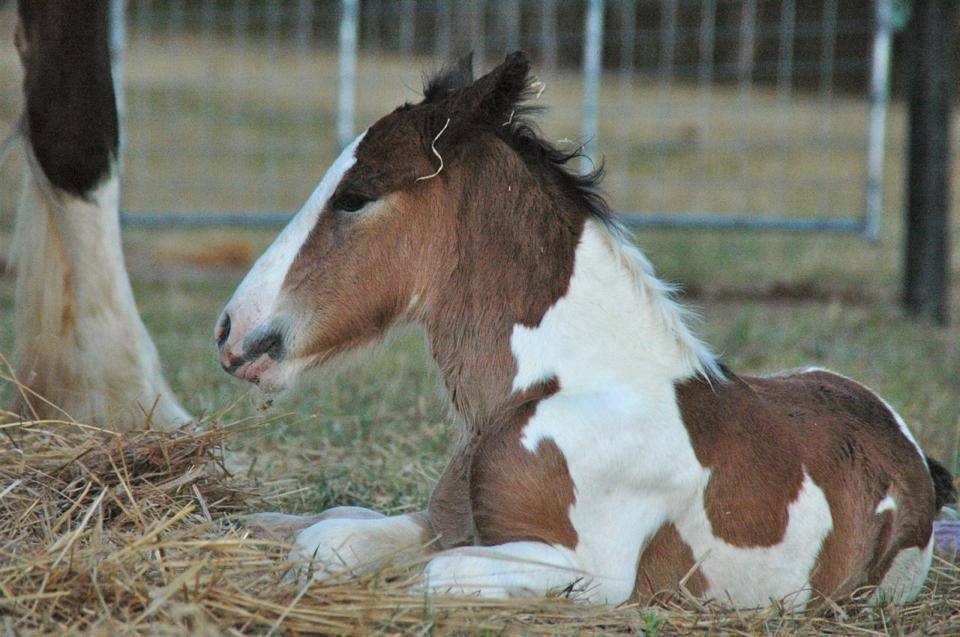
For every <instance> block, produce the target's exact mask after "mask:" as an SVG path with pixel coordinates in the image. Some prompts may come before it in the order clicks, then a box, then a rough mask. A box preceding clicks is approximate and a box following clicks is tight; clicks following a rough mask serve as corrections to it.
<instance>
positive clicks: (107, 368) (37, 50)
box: [10, 0, 190, 428]
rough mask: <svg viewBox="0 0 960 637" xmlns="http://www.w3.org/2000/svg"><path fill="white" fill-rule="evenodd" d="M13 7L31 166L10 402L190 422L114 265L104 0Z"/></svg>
mask: <svg viewBox="0 0 960 637" xmlns="http://www.w3.org/2000/svg"><path fill="white" fill-rule="evenodd" d="M18 8H19V11H20V13H19V16H18V19H19V21H18V25H17V30H16V44H17V50H18V51H19V53H20V57H21V62H22V64H23V67H24V78H25V79H24V86H23V90H24V97H25V109H24V116H23V118H22V128H21V134H22V137H23V138H24V141H25V145H26V153H27V157H28V160H29V169H28V171H27V174H26V181H25V186H24V191H23V196H22V198H21V202H20V207H19V210H18V215H17V221H16V228H15V240H14V242H13V245H14V246H15V249H14V251H13V254H12V255H11V259H10V263H11V264H12V266H13V269H14V270H15V271H16V273H17V289H16V297H15V323H16V329H15V334H16V342H15V349H16V351H17V355H18V359H19V364H18V370H17V371H18V376H19V380H20V381H21V382H22V383H23V384H24V385H25V386H26V388H29V389H23V390H22V391H20V392H19V395H18V396H17V403H16V404H15V405H14V411H15V412H16V413H19V414H20V415H21V416H23V417H25V418H33V417H39V418H62V417H63V415H64V413H66V414H68V415H69V416H72V417H74V418H77V419H81V420H86V421H88V422H94V423H101V424H105V425H107V426H111V427H115V428H130V427H135V426H137V424H141V423H143V422H144V414H150V419H149V423H150V425H151V426H154V427H161V428H164V427H169V426H173V425H175V424H179V423H182V422H185V421H188V420H190V416H189V415H188V414H187V413H186V412H185V411H184V410H183V409H182V408H181V407H180V405H179V403H178V402H177V400H176V398H175V397H174V396H173V394H172V392H171V391H170V388H169V387H168V386H167V383H166V381H165V380H164V377H163V373H162V371H161V369H160V362H159V358H158V356H157V351H156V348H155V347H154V345H153V342H152V340H151V339H150V335H149V334H148V333H147V330H146V328H145V327H144V325H143V322H142V321H141V319H140V315H139V313H138V312H137V307H136V303H135V301H134V298H133V293H132V291H131V288H130V281H129V279H128V278H127V273H126V269H125V268H124V261H123V251H122V249H121V243H120V223H119V177H118V174H117V153H118V139H119V126H118V121H117V112H116V106H115V98H114V93H113V81H112V78H111V72H110V54H109V47H108V45H107V36H108V25H107V15H108V3H107V2H105V1H101V2H98V3H95V4H93V5H90V6H88V5H87V4H83V5H79V4H77V3H74V2H69V1H67V0H50V1H48V2H43V3H27V2H22V3H19V4H18ZM64 69H68V70H69V72H65V71H64ZM38 395H39V396H43V399H40V398H38V397H37V396H38ZM48 400H49V402H47V401H48Z"/></svg>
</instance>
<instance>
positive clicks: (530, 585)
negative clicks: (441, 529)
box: [420, 542, 585, 598]
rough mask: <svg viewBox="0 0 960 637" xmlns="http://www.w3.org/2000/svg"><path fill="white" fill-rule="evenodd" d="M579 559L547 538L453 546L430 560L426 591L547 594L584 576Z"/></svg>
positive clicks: (505, 594)
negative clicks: (492, 544)
mask: <svg viewBox="0 0 960 637" xmlns="http://www.w3.org/2000/svg"><path fill="white" fill-rule="evenodd" d="M575 563H576V558H575V556H574V555H573V553H572V552H571V551H569V550H567V549H564V548H561V547H554V546H550V545H549V544H544V543H542V542H510V543H508V544H501V545H499V546H491V547H486V546H470V547H462V548H456V549H450V550H448V551H444V552H443V553H440V554H438V555H437V556H435V557H434V558H433V559H431V560H430V562H429V563H428V564H427V568H426V570H425V571H424V580H423V583H422V585H421V586H420V589H421V590H423V589H425V590H427V591H428V592H430V593H432V594H436V595H464V596H480V597H490V598H505V597H536V596H543V595H546V594H548V593H550V592H552V591H559V590H562V589H564V588H567V587H568V586H570V585H571V584H575V583H576V582H578V580H580V579H581V578H583V577H584V575H585V574H584V573H583V572H582V571H580V570H579V569H578V568H576V566H575Z"/></svg>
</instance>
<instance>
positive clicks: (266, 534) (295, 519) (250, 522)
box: [240, 511, 320, 542]
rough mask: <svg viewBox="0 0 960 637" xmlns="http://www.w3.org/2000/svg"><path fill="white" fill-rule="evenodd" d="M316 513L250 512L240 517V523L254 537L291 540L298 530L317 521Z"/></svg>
mask: <svg viewBox="0 0 960 637" xmlns="http://www.w3.org/2000/svg"><path fill="white" fill-rule="evenodd" d="M319 517H320V516H317V515H287V514H286V513H275V512H272V511H271V512H268V513H252V514H250V515H245V516H243V517H242V518H240V525H241V526H242V527H243V528H245V529H247V530H248V531H250V534H251V535H252V536H254V537H256V538H263V539H269V540H279V541H284V542H292V541H293V540H294V539H296V537H297V534H298V533H300V531H302V530H304V529H306V528H307V527H310V526H312V525H314V524H316V523H317V521H318V518H319Z"/></svg>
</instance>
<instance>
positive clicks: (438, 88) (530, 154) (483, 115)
mask: <svg viewBox="0 0 960 637" xmlns="http://www.w3.org/2000/svg"><path fill="white" fill-rule="evenodd" d="M471 59H472V55H470V56H465V57H463V58H461V59H460V61H459V62H458V64H457V65H456V66H453V67H445V68H444V69H442V70H441V71H439V72H438V73H437V74H435V75H434V76H433V77H431V78H428V79H427V81H426V82H425V83H424V89H423V96H424V104H436V105H437V106H442V104H443V102H444V101H446V100H447V98H451V96H453V95H455V94H456V93H458V92H464V91H471V90H474V89H476V88H477V84H479V83H480V82H482V81H483V79H484V78H481V79H480V80H478V81H477V82H476V83H475V82H474V80H473V72H472V69H471ZM511 64H512V66H511ZM528 66H529V65H528V62H527V59H526V55H525V54H523V53H514V54H512V55H510V56H507V61H506V62H504V64H503V65H501V67H499V68H503V67H507V68H506V69H505V70H504V74H507V73H510V72H511V71H514V72H515V73H516V76H515V77H513V78H511V77H509V76H507V78H506V80H505V82H504V83H507V87H506V89H504V90H498V91H496V93H497V94H496V95H494V96H493V97H492V98H487V101H489V102H492V103H493V106H492V107H486V108H480V109H478V111H477V112H478V113H479V115H478V116H476V117H473V118H471V125H472V126H473V127H474V128H476V127H482V128H483V129H484V130H485V131H487V132H490V133H493V134H494V135H496V136H497V137H499V138H500V139H502V140H503V141H504V142H505V143H506V144H507V145H508V146H509V147H510V148H512V149H513V150H514V151H515V152H516V153H517V155H518V156H519V157H520V158H521V159H522V160H523V162H524V163H525V164H526V165H527V166H528V167H530V168H531V169H532V170H534V171H536V172H538V173H541V174H546V175H549V176H550V177H552V178H553V179H554V180H556V183H557V184H559V186H560V188H561V189H562V191H563V192H564V194H566V195H567V196H568V197H570V199H571V200H573V201H575V202H577V203H579V204H581V206H582V207H583V209H584V211H586V213H587V214H588V215H589V216H590V217H592V218H594V219H597V220H599V221H601V222H603V223H604V224H605V225H612V224H613V223H614V218H613V213H612V212H611V211H610V207H609V206H608V205H607V202H606V200H605V199H604V197H603V194H602V191H601V189H600V184H601V182H602V180H603V176H604V167H603V162H602V161H600V162H599V164H596V165H595V166H594V168H593V169H592V170H590V171H588V172H585V173H581V172H579V171H578V170H577V169H576V168H574V167H571V166H570V165H569V164H570V162H571V161H573V160H575V159H577V158H579V157H583V158H584V161H591V160H590V158H589V157H587V156H586V155H585V154H584V153H583V145H582V144H581V145H578V146H577V147H576V148H574V149H573V150H569V151H568V150H563V149H560V148H558V147H557V146H555V145H554V144H553V143H551V142H550V141H549V140H548V139H547V138H546V137H545V136H544V135H543V134H542V133H541V132H540V129H539V127H538V126H537V123H536V116H537V115H538V114H539V113H540V112H542V111H544V110H546V108H545V107H544V106H540V105H533V104H530V103H529V102H530V100H531V99H533V98H535V97H537V95H538V93H539V92H540V90H541V87H542V85H541V84H540V82H539V81H538V80H537V79H536V78H535V77H534V76H532V75H530V74H529V71H528ZM509 82H512V83H513V85H514V86H513V89H514V90H512V91H511V90H510V88H511V86H510V84H509ZM478 90H479V89H478ZM441 121H442V120H441Z"/></svg>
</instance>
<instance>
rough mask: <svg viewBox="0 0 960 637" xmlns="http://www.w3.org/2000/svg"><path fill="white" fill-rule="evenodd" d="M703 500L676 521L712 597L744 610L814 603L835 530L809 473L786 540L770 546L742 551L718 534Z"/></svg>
mask: <svg viewBox="0 0 960 637" xmlns="http://www.w3.org/2000/svg"><path fill="white" fill-rule="evenodd" d="M702 502H703V500H702V498H701V499H700V500H699V502H697V503H696V505H695V506H691V507H690V508H689V509H688V511H687V515H686V516H684V518H682V519H680V520H678V521H677V522H675V524H676V525H677V530H678V531H679V532H680V537H681V538H683V541H684V542H686V543H687V544H689V545H690V548H691V549H692V550H693V558H694V561H695V562H698V563H700V568H701V571H702V572H703V575H704V577H706V580H707V583H708V585H709V586H708V588H707V591H706V593H705V596H707V597H713V598H715V599H718V600H720V601H723V602H731V603H733V604H734V605H735V606H738V607H741V608H752V607H760V606H767V605H768V604H770V602H771V600H784V601H785V603H786V606H787V607H790V608H798V607H800V606H802V605H803V604H805V603H806V602H807V601H808V600H809V599H810V588H809V583H810V573H811V572H812V571H813V568H814V566H815V565H816V561H817V556H819V555H820V550H821V548H822V547H823V541H824V540H825V539H826V537H827V534H828V533H830V531H831V530H832V529H833V516H832V514H831V513H830V504H829V503H828V502H827V497H826V495H825V494H824V493H823V490H822V489H821V488H820V487H819V486H817V485H816V483H814V481H813V479H812V478H811V477H810V476H809V475H808V474H807V473H806V471H804V475H803V483H802V485H801V487H800V492H799V493H798V494H797V499H796V500H794V501H793V502H792V503H791V504H790V505H789V506H788V508H787V520H788V522H787V529H786V532H785V533H784V535H783V539H782V540H781V541H780V542H779V543H777V544H775V545H773V546H770V547H758V548H741V547H738V546H733V545H732V544H729V543H727V542H725V541H723V540H721V539H719V538H717V537H715V536H714V535H713V531H712V530H711V526H710V521H709V519H708V518H707V514H706V511H705V509H704V508H703V504H702Z"/></svg>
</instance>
